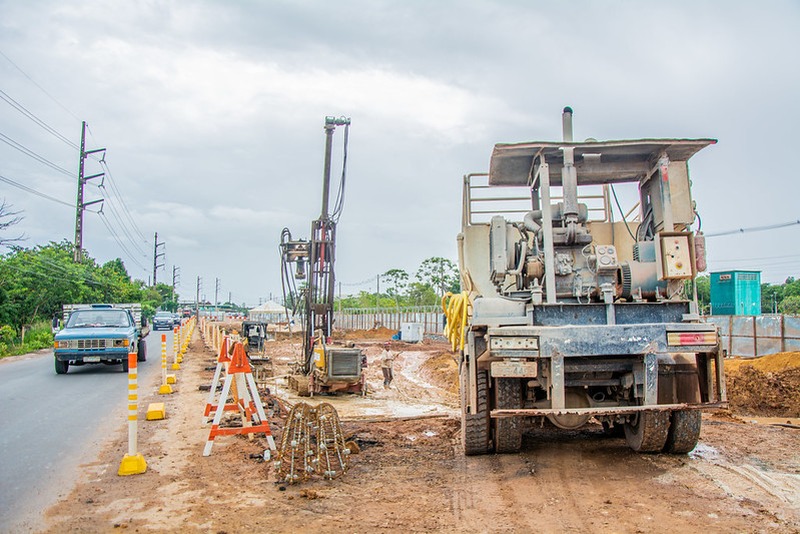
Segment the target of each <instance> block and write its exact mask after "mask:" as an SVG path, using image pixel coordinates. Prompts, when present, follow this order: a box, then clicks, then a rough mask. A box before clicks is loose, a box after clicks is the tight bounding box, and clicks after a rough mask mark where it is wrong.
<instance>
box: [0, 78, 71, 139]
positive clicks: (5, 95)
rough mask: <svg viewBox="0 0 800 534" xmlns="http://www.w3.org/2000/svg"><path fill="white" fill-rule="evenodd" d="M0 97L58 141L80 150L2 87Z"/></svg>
mask: <svg viewBox="0 0 800 534" xmlns="http://www.w3.org/2000/svg"><path fill="white" fill-rule="evenodd" d="M0 99H2V100H5V101H6V102H8V104H9V105H10V106H11V107H13V108H15V109H16V110H17V111H19V112H20V113H22V114H23V115H25V116H26V117H28V118H29V119H30V120H32V121H33V122H35V123H36V124H37V125H38V126H40V127H41V128H43V129H44V130H45V131H46V132H48V133H49V134H51V135H53V136H55V137H56V138H57V139H59V140H60V141H63V142H64V143H66V144H67V145H69V146H70V147H72V148H74V149H75V150H80V147H79V146H78V145H76V144H75V143H73V142H72V141H70V140H69V138H67V137H66V136H64V135H62V134H61V133H59V132H58V131H57V130H56V129H55V128H53V127H52V126H50V125H49V124H47V123H46V122H44V121H43V120H42V119H40V118H39V117H37V116H36V115H34V114H33V112H31V111H29V110H28V109H27V108H26V107H25V106H23V105H22V104H20V103H19V102H17V101H16V100H14V99H13V98H11V96H9V94H8V93H6V92H5V91H3V90H2V89H0Z"/></svg>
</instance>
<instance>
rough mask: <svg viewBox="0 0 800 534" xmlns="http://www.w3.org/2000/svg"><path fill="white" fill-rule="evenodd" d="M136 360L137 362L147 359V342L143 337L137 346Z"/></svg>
mask: <svg viewBox="0 0 800 534" xmlns="http://www.w3.org/2000/svg"><path fill="white" fill-rule="evenodd" d="M136 361H137V362H145V361H147V344H146V343H145V342H144V340H143V339H140V340H139V344H138V345H137V347H136Z"/></svg>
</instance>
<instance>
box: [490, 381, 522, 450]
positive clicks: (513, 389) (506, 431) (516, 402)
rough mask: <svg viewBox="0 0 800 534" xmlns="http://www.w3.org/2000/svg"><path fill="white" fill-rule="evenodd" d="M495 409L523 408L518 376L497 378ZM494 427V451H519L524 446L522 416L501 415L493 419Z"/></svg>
mask: <svg viewBox="0 0 800 534" xmlns="http://www.w3.org/2000/svg"><path fill="white" fill-rule="evenodd" d="M494 407H495V409H498V410H502V409H519V408H522V386H521V384H520V380H519V379H517V378H495V380H494ZM492 426H493V427H494V452H496V453H498V454H504V453H509V452H519V450H520V448H521V447H522V418H521V417H500V418H497V419H492Z"/></svg>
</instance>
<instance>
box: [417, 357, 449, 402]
mask: <svg viewBox="0 0 800 534" xmlns="http://www.w3.org/2000/svg"><path fill="white" fill-rule="evenodd" d="M420 371H421V372H422V373H423V374H424V376H425V378H426V379H427V380H428V381H429V382H430V383H431V384H434V385H436V386H439V387H440V388H442V389H444V390H445V391H447V392H448V393H452V394H453V395H457V394H458V363H457V362H456V360H455V358H454V357H453V353H451V352H448V351H440V352H437V353H435V354H433V355H431V357H430V358H429V359H428V360H426V361H425V363H423V364H422V366H421V367H420Z"/></svg>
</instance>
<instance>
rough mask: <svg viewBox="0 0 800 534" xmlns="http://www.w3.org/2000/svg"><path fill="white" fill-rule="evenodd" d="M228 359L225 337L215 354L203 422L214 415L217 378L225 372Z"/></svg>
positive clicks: (206, 421) (226, 339)
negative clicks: (212, 375)
mask: <svg viewBox="0 0 800 534" xmlns="http://www.w3.org/2000/svg"><path fill="white" fill-rule="evenodd" d="M230 361H231V359H230V357H229V356H228V338H227V337H226V338H225V339H224V340H223V341H222V347H221V348H220V351H219V355H218V356H217V368H216V369H215V370H214V379H213V380H212V381H211V389H209V390H208V399H207V400H206V409H205V411H204V412H203V424H206V423H208V422H209V420H210V419H211V418H213V416H214V415H215V412H216V410H217V405H216V404H214V397H215V395H216V394H217V387H218V386H219V379H220V377H221V376H222V372H223V371H226V372H227V364H228V363H230ZM226 406H227V405H226Z"/></svg>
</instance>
